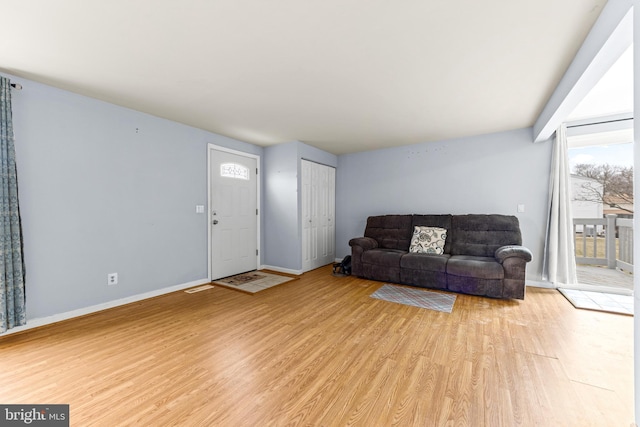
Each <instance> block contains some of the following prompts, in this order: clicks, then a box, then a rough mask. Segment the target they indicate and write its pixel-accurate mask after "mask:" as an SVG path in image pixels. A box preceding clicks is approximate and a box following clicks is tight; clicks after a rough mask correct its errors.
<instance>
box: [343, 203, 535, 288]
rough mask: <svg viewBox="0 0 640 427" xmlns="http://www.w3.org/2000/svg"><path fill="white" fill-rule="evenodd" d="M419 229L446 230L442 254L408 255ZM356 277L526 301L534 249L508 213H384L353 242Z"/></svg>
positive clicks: (352, 257)
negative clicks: (525, 243) (527, 270)
mask: <svg viewBox="0 0 640 427" xmlns="http://www.w3.org/2000/svg"><path fill="white" fill-rule="evenodd" d="M415 226H430V227H440V228H444V229H446V230H447V237H446V242H445V245H444V253H443V254H442V255H436V254H425V253H410V252H409V245H410V242H411V237H412V234H413V230H414V227H415ZM349 245H350V246H351V263H352V264H351V265H352V274H354V275H356V276H359V277H363V278H366V279H372V280H380V281H385V282H393V283H402V284H406V285H414V286H419V287H424V288H434V289H442V290H447V291H452V292H459V293H464V294H471V295H482V296H488V297H493V298H516V299H524V295H525V283H524V282H525V268H526V264H527V262H529V261H531V251H529V250H528V249H527V248H525V247H523V246H521V245H522V236H521V234H520V225H519V222H518V218H517V217H515V216H506V215H381V216H371V217H369V218H368V219H367V226H366V229H365V231H364V237H356V238H354V239H351V240H350V241H349Z"/></svg>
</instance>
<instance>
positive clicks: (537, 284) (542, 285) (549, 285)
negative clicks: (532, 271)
mask: <svg viewBox="0 0 640 427" xmlns="http://www.w3.org/2000/svg"><path fill="white" fill-rule="evenodd" d="M525 285H527V286H531V287H533V288H547V289H557V288H558V287H557V286H556V285H554V284H553V283H551V282H538V281H536V280H525Z"/></svg>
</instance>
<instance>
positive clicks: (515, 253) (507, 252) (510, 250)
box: [495, 245, 533, 264]
mask: <svg viewBox="0 0 640 427" xmlns="http://www.w3.org/2000/svg"><path fill="white" fill-rule="evenodd" d="M495 257H496V259H497V260H498V262H499V263H500V264H502V263H504V261H505V260H506V259H507V258H511V257H517V258H521V259H522V260H524V261H525V262H529V261H531V259H532V258H533V254H532V253H531V251H530V250H529V249H527V248H525V247H524V246H517V245H509V246H502V247H500V248H498V249H497V250H496V254H495Z"/></svg>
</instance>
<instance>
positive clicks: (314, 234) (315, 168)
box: [302, 160, 336, 271]
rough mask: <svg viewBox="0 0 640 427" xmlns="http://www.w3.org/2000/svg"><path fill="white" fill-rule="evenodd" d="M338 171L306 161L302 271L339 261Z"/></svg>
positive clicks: (304, 162)
mask: <svg viewBox="0 0 640 427" xmlns="http://www.w3.org/2000/svg"><path fill="white" fill-rule="evenodd" d="M335 172H336V171H335V169H334V168H332V167H330V166H325V165H320V164H318V163H314V162H310V161H307V160H303V161H302V269H303V271H309V270H313V269H314V268H318V267H322V266H323V265H327V264H331V263H332V262H333V261H334V260H335V176H336V175H335Z"/></svg>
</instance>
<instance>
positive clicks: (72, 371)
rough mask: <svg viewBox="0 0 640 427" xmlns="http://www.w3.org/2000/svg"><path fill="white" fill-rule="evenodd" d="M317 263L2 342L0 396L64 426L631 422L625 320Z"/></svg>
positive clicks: (532, 295)
mask: <svg viewBox="0 0 640 427" xmlns="http://www.w3.org/2000/svg"><path fill="white" fill-rule="evenodd" d="M380 286H382V283H381V282H374V281H369V280H363V279H358V278H354V277H344V278H336V277H333V276H332V275H331V267H330V266H328V267H324V268H321V269H318V270H314V271H312V272H309V273H306V274H304V275H302V276H301V277H300V280H296V281H293V282H289V283H285V284H283V285H279V286H277V287H274V288H271V289H268V290H266V291H262V292H259V293H257V294H254V295H249V294H244V293H239V292H236V291H233V290H229V289H225V288H221V287H214V288H213V289H209V290H206V291H202V292H198V293H194V294H187V293H184V292H175V293H172V294H168V295H164V296H161V297H156V298H153V299H150V300H146V301H140V302H136V303H133V304H129V305H127V306H122V307H118V308H114V309H111V310H108V311H104V312H100V313H96V314H93V315H89V316H86V317H83V318H78V319H72V320H69V321H65V322H61V323H59V324H55V325H50V326H46V327H42V328H39V329H35V330H31V331H26V332H23V333H20V334H15V335H9V336H5V337H1V338H0V366H2V367H3V369H2V370H0V402H2V403H68V404H70V410H71V424H72V425H78V426H87V425H88V426H91V425H96V426H105V425H109V426H114V425H116V426H117V425H122V426H131V425H136V426H137V425H181V426H203V425H207V426H244V425H247V426H254V425H265V426H342V425H356V426H372V425H375V426H432V425H433V426H440V425H452V426H491V427H493V426H497V425H509V426H532V425H563V426H573V425H575V426H611V425H630V424H631V423H632V421H633V375H632V372H633V371H632V366H633V355H632V350H633V318H631V317H628V316H620V315H615V314H607V313H597V312H590V311H585V310H576V309H574V308H573V307H572V306H571V305H570V304H569V303H568V302H567V301H566V300H565V299H564V297H563V296H561V295H560V294H559V293H558V292H557V291H554V290H550V289H536V288H530V289H527V296H526V299H525V300H524V301H504V300H492V299H489V298H481V297H473V296H468V295H458V296H457V300H456V302H455V305H454V309H453V312H452V313H450V314H449V313H441V312H436V311H432V310H425V309H420V308H417V307H411V306H404V305H400V304H395V303H390V302H386V301H382V300H377V299H374V298H371V297H370V295H371V294H372V293H373V292H374V291H375V290H376V289H378V288H379V287H380Z"/></svg>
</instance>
